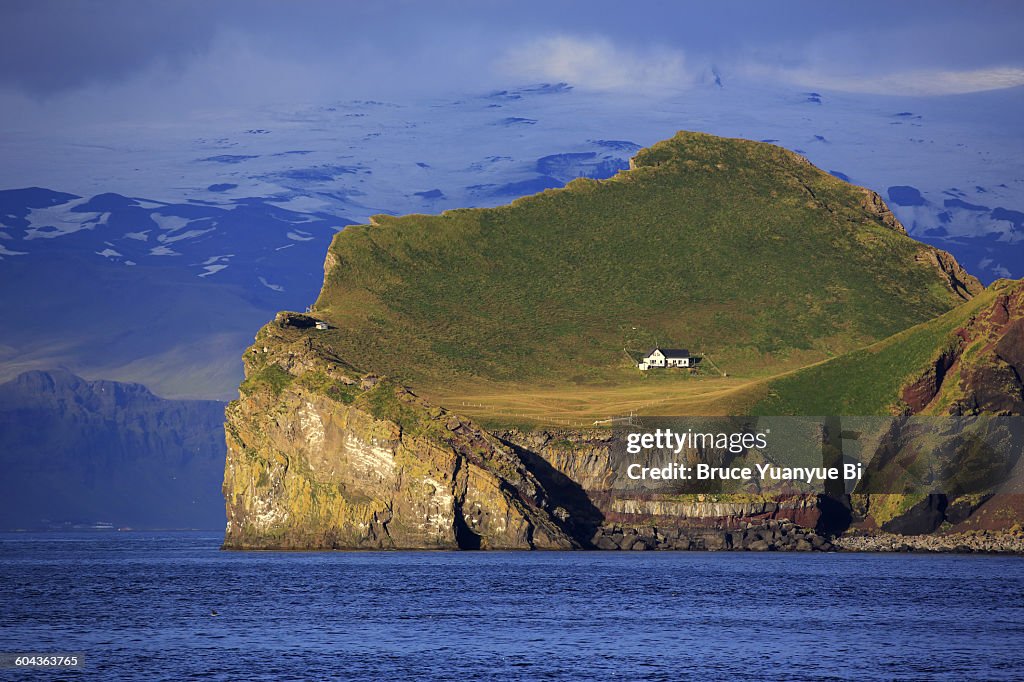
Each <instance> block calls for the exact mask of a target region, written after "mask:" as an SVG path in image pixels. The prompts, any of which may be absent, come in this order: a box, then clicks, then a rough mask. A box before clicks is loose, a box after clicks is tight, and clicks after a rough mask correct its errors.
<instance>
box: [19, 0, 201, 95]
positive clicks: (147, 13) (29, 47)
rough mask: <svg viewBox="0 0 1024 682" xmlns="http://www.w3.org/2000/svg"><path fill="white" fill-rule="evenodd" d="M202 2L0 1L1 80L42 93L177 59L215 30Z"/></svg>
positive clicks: (195, 49) (114, 77)
mask: <svg viewBox="0 0 1024 682" xmlns="http://www.w3.org/2000/svg"><path fill="white" fill-rule="evenodd" d="M205 4H206V5H207V6H209V5H210V3H208V2H207V3H205ZM203 5H204V3H202V2H195V1H193V0H178V1H176V2H153V1H152V0H106V1H103V2H100V1H97V0H43V1H39V0H6V1H5V2H4V3H3V4H0V26H2V29H0V31H2V33H0V35H2V36H3V39H2V40H0V85H4V86H8V87H14V88H16V89H19V90H22V91H25V92H28V93H31V94H36V95H45V94H49V93H53V92H56V91H61V90H67V89H72V88H77V87H81V86H84V85H89V84H91V83H95V82H98V81H109V80H117V79H119V78H123V77H125V76H128V75H129V74H132V73H135V72H137V71H139V70H140V69H144V68H147V67H150V66H152V65H153V64H154V63H157V62H161V63H164V64H167V65H172V66H173V65H176V64H181V63H182V62H184V61H185V60H187V59H189V58H191V57H192V56H194V55H195V54H196V53H199V52H202V51H204V50H205V49H207V48H208V46H209V44H210V41H211V40H212V39H213V36H214V35H215V32H216V26H215V25H214V24H213V23H211V22H210V21H208V20H207V19H206V18H205V17H204V12H203Z"/></svg>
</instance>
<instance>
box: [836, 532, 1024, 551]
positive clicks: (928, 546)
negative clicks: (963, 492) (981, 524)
mask: <svg viewBox="0 0 1024 682" xmlns="http://www.w3.org/2000/svg"><path fill="white" fill-rule="evenodd" d="M834 543H835V547H836V549H837V550H840V551H843V552H932V553H945V554H975V553H979V554H1020V555H1024V534H1021V533H1014V532H992V531H975V532H969V533H948V534H937V535H895V534H893V533H872V534H870V535H867V534H856V535H845V536H841V537H838V538H835V540H834Z"/></svg>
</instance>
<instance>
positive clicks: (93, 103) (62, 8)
mask: <svg viewBox="0 0 1024 682" xmlns="http://www.w3.org/2000/svg"><path fill="white" fill-rule="evenodd" d="M0 26H3V27H4V31H3V34H4V38H3V40H2V41H0V130H3V131H4V132H8V133H10V132H13V131H32V130H38V129H42V128H45V127H47V126H55V125H63V126H74V125H78V124H87V123H89V122H90V121H109V120H124V121H134V122H145V123H153V124H157V123H159V122H161V121H167V120H179V121H180V120H182V119H183V118H189V117H197V118H203V117H211V116H217V115H218V114H220V113H223V112H225V111H230V110H237V109H239V108H253V107H261V106H272V105H277V104H280V103H282V102H289V101H306V102H309V101H317V100H329V99H332V98H337V97H345V98H353V97H375V98H385V97H396V96H404V97H414V96H419V95H423V94H426V93H444V92H458V91H465V90H466V89H473V88H476V89H479V88H487V87H492V86H494V85H495V84H502V83H512V84H515V83H529V82H536V81H567V82H570V83H572V84H573V86H574V87H576V88H580V89H585V90H593V91H598V92H606V93H610V94H618V95H623V96H638V95H639V96H649V97H657V96H660V95H664V94H665V93H667V92H671V93H680V92H685V91H686V90H687V89H688V88H691V87H694V86H695V85H696V84H699V83H702V82H706V81H707V80H708V79H713V78H715V77H716V76H718V77H720V78H721V79H722V80H723V81H725V82H726V83H730V82H735V81H737V80H746V81H754V82H759V83H777V84H782V85H790V86H794V87H801V88H807V89H811V90H831V91H838V92H850V93H865V94H881V95H886V94H893V95H900V94H915V95H924V96H941V95H949V94H960V93H970V92H978V91H985V90H995V89H1005V88H1009V87H1016V86H1020V85H1024V49H1022V48H1021V44H1022V42H1024V41H1022V40H1021V36H1022V33H1024V5H1021V4H1020V3H1017V2H1012V1H1006V2H970V3H968V2H955V3H954V2H936V1H934V0H933V1H930V2H913V1H910V2H891V1H889V2H855V3H848V4H847V5H846V6H842V7H840V6H838V5H837V3H822V2H757V3H754V2H750V3H746V2H719V3H708V2H701V3H685V2H632V3H622V2H603V1H596V2H552V1H551V0H543V1H541V2H536V1H527V2H514V3H512V2H491V1H487V0H485V1H482V2H479V1H478V2H450V1H449V2H445V1H438V2H429V3H424V2H374V3H364V2H319V1H314V0H306V1H304V2H287V3H286V2H271V1H268V0H244V1H242V0H220V1H218V2H196V1H194V0H175V1H173V2H171V1H164V2H154V1H153V0H106V1H102V2H101V1H96V0H5V2H4V3H3V4H2V5H0Z"/></svg>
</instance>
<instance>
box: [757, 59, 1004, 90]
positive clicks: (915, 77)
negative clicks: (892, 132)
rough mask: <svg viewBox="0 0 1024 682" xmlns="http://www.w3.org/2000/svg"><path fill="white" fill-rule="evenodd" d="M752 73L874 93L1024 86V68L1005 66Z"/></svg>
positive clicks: (761, 70)
mask: <svg viewBox="0 0 1024 682" xmlns="http://www.w3.org/2000/svg"><path fill="white" fill-rule="evenodd" d="M746 71H747V73H748V74H749V75H753V76H756V77H759V78H763V79H769V80H780V81H783V82H787V83H792V84H794V85H799V86H800V87H805V88H810V89H815V90H837V91H841V92H853V93H860V94H872V95H911V96H930V95H963V94H967V93H972V92H985V91H988V90H1003V89H1006V88H1015V87H1018V86H1021V85H1024V69H1022V68H1019V67H1011V66H1003V67H992V68H981V69H971V70H962V71H954V70H939V69H933V70H926V69H921V70H913V71H902V72H891V73H884V74H878V75H863V74H843V73H836V72H832V73H830V72H828V71H826V70H821V69H814V68H775V67H765V66H760V65H755V66H750V67H748V68H747V69H746Z"/></svg>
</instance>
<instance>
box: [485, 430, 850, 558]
mask: <svg viewBox="0 0 1024 682" xmlns="http://www.w3.org/2000/svg"><path fill="white" fill-rule="evenodd" d="M496 435H498V436H499V437H500V438H501V439H502V440H504V441H506V442H508V443H512V444H514V445H515V446H516V447H517V448H519V449H520V452H521V454H522V456H523V458H524V460H525V461H526V462H528V463H529V464H530V465H531V466H532V467H533V468H534V471H535V472H536V474H537V476H538V477H539V478H540V480H541V481H542V482H543V483H544V485H545V487H546V488H547V490H549V491H550V492H551V494H552V495H554V496H555V497H556V498H557V499H558V500H559V503H560V504H561V505H562V506H563V508H564V509H565V510H566V511H567V513H568V517H569V520H570V521H569V523H570V529H571V530H572V532H573V533H574V534H575V535H576V536H577V537H579V538H580V539H581V541H582V542H583V543H584V544H586V545H589V546H591V547H595V548H598V549H634V548H635V549H740V548H745V547H747V546H749V545H751V544H754V543H756V542H759V541H764V542H765V543H766V545H765V547H764V548H765V549H767V548H768V547H770V546H772V545H773V544H775V543H778V545H779V548H791V549H796V547H795V545H796V543H798V542H799V541H800V540H804V541H805V542H807V547H806V548H807V549H810V548H811V547H812V544H811V543H812V542H814V541H816V538H817V541H818V542H819V544H818V545H814V547H815V548H821V546H822V545H821V543H820V538H818V537H817V536H816V534H815V533H813V532H811V531H810V529H816V530H822V531H825V530H829V528H828V525H829V523H830V519H829V518H826V515H827V511H828V509H829V504H830V501H829V500H828V499H826V498H824V497H823V496H822V495H818V494H764V495H761V494H722V495H716V494H672V493H671V492H656V491H654V490H652V489H651V488H650V484H649V483H645V482H642V481H637V480H634V479H630V478H628V477H627V476H626V475H625V472H626V470H627V467H628V466H629V464H631V463H632V462H633V461H635V458H633V457H630V456H629V455H626V453H625V452H624V450H623V449H622V448H621V447H615V445H616V444H615V439H616V437H617V436H616V435H614V434H613V433H611V432H609V431H607V430H599V429H595V430H590V431H574V430H536V431H517V430H509V431H502V432H498V433H497V434H496ZM619 445H621V443H620V444H619ZM666 457H667V455H666ZM683 457H684V458H685V457H686V453H683ZM669 459H672V460H675V459H676V458H675V457H671V458H669ZM669 459H666V460H665V461H659V460H657V459H655V460H652V461H650V462H647V463H648V464H649V465H650V466H655V467H658V466H665V465H667V464H669ZM658 488H659V489H661V490H664V489H665V487H664V486H658ZM780 524H781V525H780ZM784 528H788V529H790V530H788V531H787V532H786V533H785V536H787V537H783V536H782V534H781V531H782V529H784ZM787 538H788V540H789V542H787V541H786V540H787ZM637 544H639V545H640V546H638V547H634V545H637ZM801 548H804V547H801Z"/></svg>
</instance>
